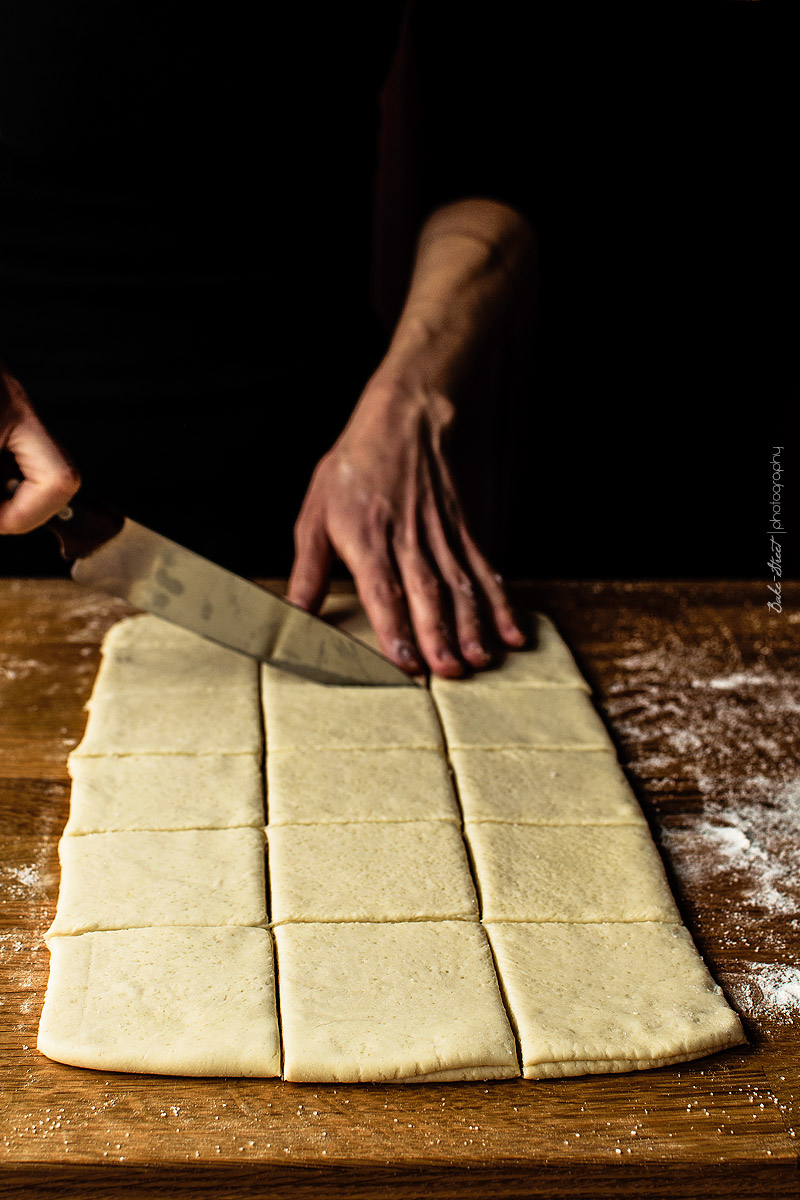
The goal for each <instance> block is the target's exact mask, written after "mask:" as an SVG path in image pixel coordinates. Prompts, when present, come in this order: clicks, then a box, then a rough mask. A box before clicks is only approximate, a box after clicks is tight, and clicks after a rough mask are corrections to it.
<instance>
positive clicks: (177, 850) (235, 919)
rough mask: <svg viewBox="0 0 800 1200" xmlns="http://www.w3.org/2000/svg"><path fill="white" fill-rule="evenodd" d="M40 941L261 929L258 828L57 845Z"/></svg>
mask: <svg viewBox="0 0 800 1200" xmlns="http://www.w3.org/2000/svg"><path fill="white" fill-rule="evenodd" d="M59 857H60V859H61V890H60V892H59V896H58V907H57V909H56V917H55V920H54V922H53V924H52V926H51V927H50V930H49V931H48V934H47V937H48V938H52V937H54V936H57V935H59V934H76V933H87V932H90V931H94V930H107V929H131V928H135V927H140V926H163V925H263V924H264V923H265V921H266V917H267V912H266V892H265V877H264V833H263V830H261V829H213V830H207V829H203V830H197V829H194V830H188V831H180V832H170V833H162V832H158V833H156V832H136V833H88V834H86V835H85V836H84V837H65V838H62V839H61V843H60V845H59Z"/></svg>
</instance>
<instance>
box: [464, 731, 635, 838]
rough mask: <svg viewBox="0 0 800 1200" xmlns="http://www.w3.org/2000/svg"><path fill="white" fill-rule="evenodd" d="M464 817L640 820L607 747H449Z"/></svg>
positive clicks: (544, 821) (546, 821) (547, 821)
mask: <svg viewBox="0 0 800 1200" xmlns="http://www.w3.org/2000/svg"><path fill="white" fill-rule="evenodd" d="M450 757H451V761H452V764H453V770H454V771H455V776H456V784H457V786H458V795H459V798H460V800H461V807H462V809H463V811H464V817H465V819H466V820H467V821H509V822H516V823H521V824H530V825H637V824H638V825H643V824H646V821H645V817H644V814H643V813H642V810H641V808H640V807H639V804H638V802H637V800H636V797H635V796H634V794H633V792H632V790H631V786H630V784H629V783H628V781H627V779H626V778H625V775H624V773H623V770H622V768H621V767H620V765H619V763H618V762H617V758H616V755H615V754H614V753H613V752H612V751H610V750H591V751H587V750H527V749H509V750H501V749H498V750H453V751H451V755H450Z"/></svg>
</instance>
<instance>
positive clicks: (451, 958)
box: [275, 921, 519, 1083]
mask: <svg viewBox="0 0 800 1200" xmlns="http://www.w3.org/2000/svg"><path fill="white" fill-rule="evenodd" d="M275 938H276V942H277V951H278V980H279V988H280V1008H281V1022H282V1029H283V1043H284V1076H285V1078H286V1079H290V1080H293V1081H295V1082H309V1083H325V1082H332V1083H358V1082H364V1081H373V1080H374V1081H378V1080H392V1079H394V1080H405V1081H414V1080H417V1081H422V1080H423V1079H424V1078H426V1077H427V1078H434V1079H439V1080H443V1079H444V1078H448V1079H459V1078H470V1079H476V1078H477V1079H501V1078H508V1077H509V1076H514V1075H518V1074H519V1066H518V1064H517V1054H516V1046H515V1043H514V1037H513V1034H512V1032H511V1028H510V1025H509V1022H508V1017H507V1015H506V1011H505V1007H504V1005H503V1002H502V999H501V997H500V990H499V987H498V983H497V978H496V975H495V970H494V965H493V963H492V957H491V953H490V950H489V944H488V941H487V939H486V934H485V932H484V931H483V929H482V928H481V926H480V925H479V924H478V923H477V922H476V921H436V922H421V921H414V922H410V923H398V924H390V923H383V924H380V923H378V924H366V925H361V924H324V925H313V924H312V925H281V926H279V928H278V929H276V931H275ZM442 1072H446V1073H447V1074H446V1076H445V1075H442V1074H441V1073H442Z"/></svg>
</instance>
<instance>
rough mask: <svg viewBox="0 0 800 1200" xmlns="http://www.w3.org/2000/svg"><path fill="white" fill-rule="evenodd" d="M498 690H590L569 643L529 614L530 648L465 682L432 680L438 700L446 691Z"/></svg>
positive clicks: (544, 620)
mask: <svg viewBox="0 0 800 1200" xmlns="http://www.w3.org/2000/svg"><path fill="white" fill-rule="evenodd" d="M498 687H501V688H506V687H573V688H580V689H581V690H582V691H585V692H588V691H589V685H588V683H587V682H586V680H585V679H584V678H583V676H582V675H581V673H580V671H579V670H578V667H577V664H576V662H575V659H574V658H573V657H572V655H571V654H570V652H569V649H568V647H567V645H566V643H565V642H564V641H563V640H562V638H561V635H560V634H559V632H558V630H557V629H556V627H555V625H554V624H553V622H552V621H551V620H550V618H549V617H546V616H544V614H543V613H531V614H530V646H529V648H528V649H525V650H513V651H509V652H508V653H507V654H506V656H505V658H504V659H503V661H502V663H501V664H500V666H499V667H496V668H494V669H490V670H488V671H477V672H476V673H475V674H474V675H473V676H472V677H471V678H469V679H466V680H463V679H462V680H456V679H441V678H439V677H438V676H434V677H433V678H432V680H431V690H432V692H433V694H434V696H435V697H436V699H437V700H439V699H440V698H441V697H442V696H443V695H445V694H446V693H447V692H452V693H453V694H454V695H460V694H461V693H463V691H465V690H467V689H468V690H469V691H476V692H477V691H481V692H482V691H485V690H486V689H487V688H498Z"/></svg>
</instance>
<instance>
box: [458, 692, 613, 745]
mask: <svg viewBox="0 0 800 1200" xmlns="http://www.w3.org/2000/svg"><path fill="white" fill-rule="evenodd" d="M434 695H435V697H436V704H437V706H438V709H439V714H440V716H441V718H442V725H443V726H444V732H445V736H446V738H447V744H448V746H449V747H450V749H451V750H457V749H469V748H470V747H476V748H478V749H487V750H488V749H493V748H496V747H500V748H505V747H509V746H528V747H530V748H534V749H539V750H609V749H613V745H612V742H611V739H610V738H609V736H608V734H607V733H606V728H605V726H604V725H603V722H602V721H601V720H600V717H599V716H598V715H597V712H596V710H595V708H594V705H593V704H592V702H591V700H590V699H589V697H588V696H587V695H586V693H585V692H583V691H581V690H580V689H578V688H555V687H552V688H533V687H514V688H511V687H504V688H501V687H496V688H485V689H484V688H480V689H479V688H469V687H464V688H461V689H460V690H459V691H456V690H455V687H451V688H447V689H443V688H439V687H437V686H436V684H434Z"/></svg>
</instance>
